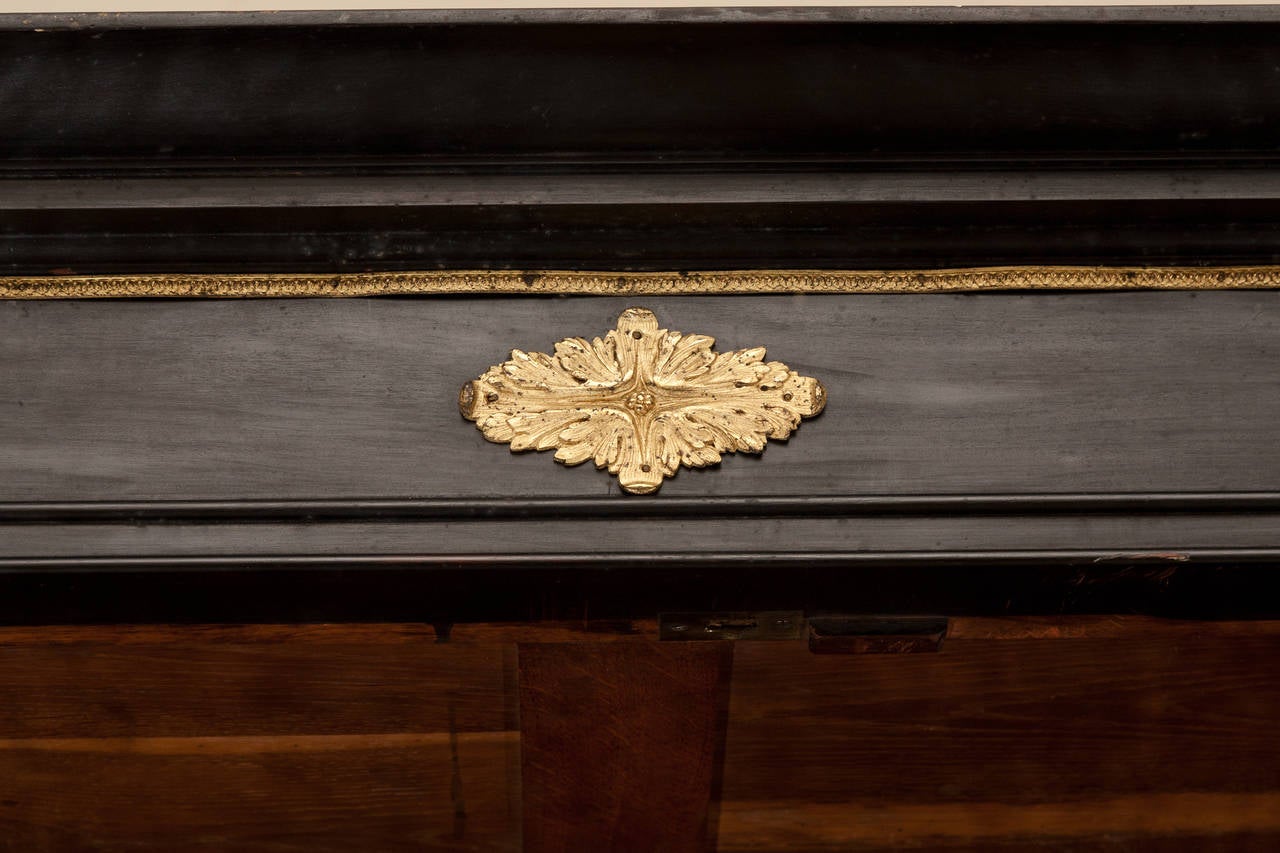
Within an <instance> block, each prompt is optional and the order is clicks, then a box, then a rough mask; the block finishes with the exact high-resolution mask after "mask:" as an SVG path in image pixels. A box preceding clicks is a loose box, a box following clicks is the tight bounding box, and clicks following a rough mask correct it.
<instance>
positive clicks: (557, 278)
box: [0, 266, 1280, 299]
mask: <svg viewBox="0 0 1280 853" xmlns="http://www.w3.org/2000/svg"><path fill="white" fill-rule="evenodd" d="M1274 288H1280V266H1234V267H1073V266H1017V267H977V268H971V269H939V270H709V271H696V272H610V271H603V270H592V271H586V270H581V271H578V270H539V271H527V272H521V271H514V270H435V271H419V272H360V273H333V274H328V275H313V274H305V273H262V274H255V273H228V274H188V273H174V274H165V273H157V274H147V275H69V276H3V277H0V299H105V298H138V297H144V298H153V297H179V298H184V297H185V298H193V297H194V298H263V297H270V298H282V297H357V296H446V295H468V294H474V295H490V294H492V295H585V296H688V295H704V294H765V293H773V294H778V293H833V294H844V293H850V294H856V293H881V294H903V293H975V292H983V291H1022V290H1031V291H1044V290H1048V291H1059V290H1060V291H1072V290H1076V291H1105V290H1237V289H1238V290H1250V289H1254V290H1257V289H1274Z"/></svg>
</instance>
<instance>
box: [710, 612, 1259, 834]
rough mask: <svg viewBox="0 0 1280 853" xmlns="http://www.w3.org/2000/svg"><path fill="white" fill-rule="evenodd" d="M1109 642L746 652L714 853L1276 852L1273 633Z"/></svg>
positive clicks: (1157, 635)
mask: <svg viewBox="0 0 1280 853" xmlns="http://www.w3.org/2000/svg"><path fill="white" fill-rule="evenodd" d="M1107 633H1108V634H1111V636H1106V635H1104V636H1101V637H1094V638H1088V637H1076V638H1073V639H1069V640H1063V639H1020V640H1010V639H1008V638H1005V639H994V640H965V639H956V638H952V639H949V640H948V642H947V643H946V645H944V647H943V650H942V651H941V652H940V653H938V654H935V655H908V656H897V657H877V656H867V657H829V656H813V655H808V654H807V653H805V652H804V651H803V650H801V649H796V648H793V647H790V646H786V645H782V644H763V643H756V644H748V643H743V644H739V646H738V647H737V650H736V652H735V662H734V678H733V689H732V700H731V704H730V709H731V710H730V725H729V731H728V735H727V743H726V753H725V755H726V758H725V770H724V772H725V786H724V802H723V804H722V821H721V826H720V838H721V841H722V848H721V849H722V850H725V851H748V850H749V851H766V850H769V851H772V850H883V849H893V848H903V849H906V848H911V849H916V848H917V847H930V846H938V847H939V849H942V848H943V847H945V848H946V849H953V848H954V849H958V850H959V849H963V850H974V851H977V850H986V849H991V848H993V847H995V846H997V845H998V844H1015V845H1016V844H1018V843H1026V844H1029V845H1030V844H1033V843H1034V844H1039V845H1043V846H1044V847H1045V849H1074V847H1073V846H1072V845H1083V846H1082V847H1081V849H1086V848H1087V847H1088V845H1091V844H1096V843H1101V842H1103V841H1106V840H1107V839H1112V840H1113V841H1114V844H1115V846H1114V849H1117V850H1128V849H1138V848H1137V847H1132V848H1131V847H1130V846H1128V845H1129V844H1130V842H1134V843H1135V844H1136V843H1137V841H1139V840H1142V839H1146V840H1147V841H1152V840H1153V839H1157V838H1164V839H1169V840H1170V843H1171V844H1172V843H1174V842H1177V843H1178V844H1181V843H1182V842H1183V841H1186V840H1188V839H1191V838H1202V839H1203V838H1204V837H1212V836H1215V835H1219V834H1222V835H1228V834H1230V835H1238V836H1240V837H1265V838H1269V839H1270V840H1271V842H1272V843H1273V844H1275V845H1276V849H1280V820H1277V819H1276V817H1275V815H1276V814H1280V738H1276V737H1275V724H1276V721H1277V720H1278V719H1280V682H1277V680H1276V679H1275V678H1274V676H1273V673H1274V667H1273V662H1274V661H1275V659H1276V657H1277V655H1278V654H1280V634H1276V633H1274V632H1271V633H1264V632H1258V631H1255V630H1252V629H1245V628H1243V627H1241V628H1240V629H1239V630H1232V629H1229V628H1223V630H1220V631H1217V632H1214V631H1213V630H1212V629H1211V630H1209V631H1208V632H1207V633H1206V632H1205V631H1203V630H1200V629H1197V628H1196V627H1195V626H1187V627H1186V629H1185V630H1184V631H1181V632H1178V631H1175V630H1172V629H1171V630H1165V631H1157V632H1154V633H1152V634H1150V635H1148V634H1145V633H1144V632H1143V631H1140V630H1139V631H1133V632H1130V633H1128V634H1116V633H1115V632H1114V631H1108V632H1107ZM1179 839H1181V840H1179ZM1155 849H1158V848H1155ZM1169 849H1193V848H1190V847H1177V846H1174V847H1170V848H1169Z"/></svg>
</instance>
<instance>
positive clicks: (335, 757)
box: [0, 626, 520, 853]
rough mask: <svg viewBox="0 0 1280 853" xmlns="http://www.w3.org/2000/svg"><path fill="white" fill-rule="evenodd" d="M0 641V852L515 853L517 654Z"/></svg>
mask: <svg viewBox="0 0 1280 853" xmlns="http://www.w3.org/2000/svg"><path fill="white" fill-rule="evenodd" d="M62 639H63V640H64V641H65V642H59V640H58V639H57V638H56V637H55V636H54V634H52V633H50V632H49V631H47V630H44V629H41V630H37V631H33V632H31V633H29V634H27V635H26V636H25V637H24V636H23V635H21V634H8V635H5V636H4V637H3V638H0V683H3V684H4V696H5V701H4V702H3V709H2V710H0V849H3V850H11V851H15V853H17V851H58V853H65V851H82V850H83V851H88V850H121V851H123V850H135V851H143V850H145V851H152V850H154V851H171V850H175V849H182V850H210V851H214V850H216V851H226V850H244V851H264V853H265V851H279V850H325V851H350V850H356V849H360V850H378V851H393V850H405V851H409V850H415V851H421V850H440V851H464V850H465V851H476V850H483V851H516V850H519V849H520V846H519V839H520V825H519V806H520V804H519V790H520V789H519V741H518V734H517V732H516V731H515V729H516V726H517V713H516V711H517V709H516V705H515V683H516V670H515V654H514V648H513V647H511V646H510V645H507V646H503V645H499V644H493V645H484V646H477V645H465V646H457V647H455V646H447V645H442V644H439V643H437V642H436V637H435V635H434V634H433V632H432V631H431V630H430V629H429V628H428V629H425V630H423V629H417V630H414V629H412V628H411V627H410V626H380V627H379V628H377V629H371V628H360V627H354V626H353V627H350V628H345V629H342V630H340V631H339V630H333V629H330V630H323V629H319V630H317V629H311V630H307V629H298V628H296V627H289V628H284V627H277V628H272V627H271V626H265V627H245V628H240V629H231V630H222V631H218V630H214V631H212V632H210V631H205V630H202V629H199V628H195V629H185V630H170V631H168V632H164V631H155V630H152V631H150V632H148V631H146V630H144V631H142V633H141V635H139V634H137V633H133V634H132V635H131V632H130V631H128V629H123V630H119V629H95V630H86V631H84V632H81V633H80V634H78V635H75V636H69V635H63V638H62Z"/></svg>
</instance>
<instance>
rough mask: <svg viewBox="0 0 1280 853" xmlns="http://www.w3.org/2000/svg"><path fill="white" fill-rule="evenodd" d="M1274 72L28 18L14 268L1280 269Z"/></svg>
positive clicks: (1111, 26) (735, 30) (866, 15)
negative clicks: (469, 184) (468, 184)
mask: <svg viewBox="0 0 1280 853" xmlns="http://www.w3.org/2000/svg"><path fill="white" fill-rule="evenodd" d="M325 21H329V24H328V25H326V24H325V23H324V22H325ZM272 22H276V23H275V25H272ZM1209 22H1211V23H1209ZM286 23H287V24H288V25H284V24H286ZM6 27H7V28H6ZM1277 45H1280V20H1277V19H1276V18H1275V16H1274V15H1270V14H1269V13H1268V12H1267V11H1266V10H1265V9H1262V10H1259V9H1257V8H1249V7H1242V8H1236V9H1215V10H1207V11H1201V12H1197V11H1196V10H1185V9H1184V10H1178V9H1165V10H1159V9H1156V10H1116V9H1112V10H1106V9H1093V10H1089V9H1073V10H1048V9H1026V10H1016V9H1005V10H980V9H976V10H975V9H969V10H965V9H961V10H954V9H952V10H949V9H932V10H926V9H914V10H912V9H899V10H894V9H879V10H877V9H869V10H843V11H842V10H736V11H731V10H719V11H717V10H683V11H679V10H677V11H671V10H668V11H660V10H659V11H652V10H650V11H643V10H642V11H635V10H630V11H626V10H622V11H615V12H594V13H593V12H581V11H579V12H568V11H565V12H523V13H520V12H510V11H507V12H480V11H477V12H467V13H450V14H444V13H366V14H363V15H361V14H354V15H342V16H330V17H329V18H325V17H324V16H322V15H318V14H317V13H310V14H296V15H292V16H279V17H278V16H275V15H272V16H261V15H259V16H253V15H249V16H229V17H228V16H216V15H215V16H209V15H194V16H189V17H186V18H182V17H174V16H155V17H148V16H134V17H129V16H83V17H80V18H74V17H73V18H67V17H65V16H62V17H59V16H53V17H49V18H44V17H39V16H34V17H33V16H22V17H12V18H8V19H5V20H3V21H0V57H2V58H3V59H2V61H0V125H2V126H3V127H4V128H5V133H4V134H3V135H0V177H3V185H4V188H5V189H6V190H7V192H6V193H5V194H4V196H5V198H6V199H7V201H3V200H0V208H2V209H0V271H4V272H7V273H11V274H48V273H51V272H52V273H61V272H130V271H219V270H221V271H231V270H254V271H280V270H324V269H343V270H360V269H411V268H423V269H433V268H446V267H454V268H460V267H463V268H465V267H474V268H488V267H501V268H520V267H524V268H531V269H533V268H557V267H579V268H588V267H595V268H607V269H713V268H732V267H742V266H754V267H775V268H785V267H826V268H838V267H860V268H880V267H885V268H904V267H945V266H982V265H998V264H1011V263H1086V264H1087V263H1099V264H1103V263H1106V264H1113V263H1142V264H1156V265H1160V264H1202V263H1228V264H1235V263H1241V264H1249V263H1275V262H1277V260H1280V250H1277V248H1276V245H1275V241H1274V240H1273V239H1272V236H1271V235H1273V234H1274V233H1275V230H1276V228H1277V226H1278V225H1280V193H1277V192H1276V190H1275V189H1274V188H1272V187H1271V186H1269V184H1270V183H1273V181H1270V180H1269V179H1268V178H1267V177H1266V176H1267V175H1269V174H1271V173H1272V172H1271V171H1270V170H1271V169H1272V167H1273V165H1274V164H1275V163H1276V162H1277V158H1280V143H1278V142H1277V140H1280V112H1278V111H1277V105H1280V71H1277V70H1276V69H1277V68H1278V67H1280V47H1277ZM1052 175H1056V176H1058V178H1057V179H1056V184H1055V186H1049V185H1047V184H1053V183H1054V181H1048V180H1047V179H1048V177H1049V176H1052ZM1090 176H1092V177H1090ZM602 178H606V179H608V180H609V181H611V182H612V186H613V188H614V189H613V190H612V192H604V191H602V190H601V189H600V188H599V187H596V186H593V185H592V182H593V181H599V180H601V179H602ZM531 179H536V180H537V181H539V182H541V187H542V191H540V192H532V193H531V192H530V190H529V181H530V180H531ZM459 180H462V181H464V182H465V181H473V182H474V181H476V180H479V181H481V184H480V185H478V188H477V187H473V188H472V189H470V190H465V191H464V190H459V188H458V186H457V183H458V181H459ZM68 181H71V182H72V183H68ZM140 181H141V182H143V183H145V182H146V181H151V182H152V189H151V190H147V189H146V188H145V187H142V188H140V185H139V182H140ZM1082 182H1083V183H1082ZM156 185H158V186H159V187H160V188H161V189H160V190H159V191H154V190H155V186H156ZM1064 186H1065V187H1067V188H1066V189H1065V190H1064V189H1063V188H1064ZM237 187H238V189H236V188H237ZM975 187H977V188H978V191H977V192H975ZM1055 187H1056V188H1055ZM1072 187H1074V188H1072ZM1153 187H1155V188H1154V189H1153ZM672 188H675V189H672ZM987 189H989V190H991V192H986V191H984V190H987Z"/></svg>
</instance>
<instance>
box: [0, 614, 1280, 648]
mask: <svg viewBox="0 0 1280 853" xmlns="http://www.w3.org/2000/svg"><path fill="white" fill-rule="evenodd" d="M947 621H948V623H949V626H948V629H947V632H946V637H947V641H948V642H949V643H950V642H954V641H962V642H964V641H993V640H1089V639H1095V640H1097V639H1124V638H1125V637H1133V638H1139V639H1140V638H1150V637H1152V636H1172V635H1176V636H1179V637H1184V638H1195V637H1201V638H1210V637H1223V638H1227V637H1253V636H1273V635H1280V620H1201V619H1171V618H1166V617H1159V616H1147V615H1132V614H1114V615H1067V616H1010V617H976V616H959V617H950V618H949V619H948V620H947ZM625 641H637V642H658V641H659V631H658V622H657V620H653V619H621V620H618V619H611V620H596V619H592V620H577V621H565V620H535V621H531V622H459V623H452V624H448V625H444V624H441V625H428V624H423V623H404V622H324V623H298V624H280V623H263V624H201V623H192V624H173V623H157V624H138V625H116V624H85V625H41V626H0V648H2V647H12V646H26V645H39V646H49V645H84V644H90V645H111V646H120V645H124V646H131V645H154V644H171V643H179V644H201V645H224V644H226V645H268V646H275V645H283V644H304V645H322V646H323V645H351V644H359V645H375V646H378V645H403V644H428V645H442V646H448V645H464V646H467V645H479V644H491V643H496V644H503V643H596V642H608V643H612V642H625ZM742 642H752V641H750V640H744V641H742ZM773 642H795V643H797V644H802V643H803V642H804V640H803V638H802V639H797V640H793V641H773Z"/></svg>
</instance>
